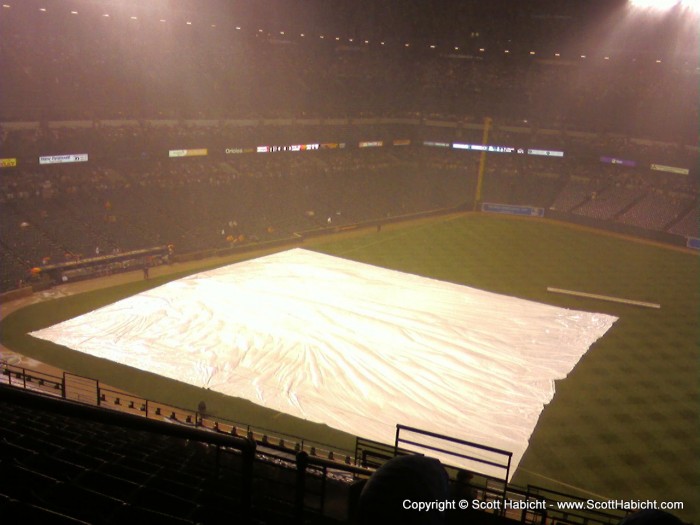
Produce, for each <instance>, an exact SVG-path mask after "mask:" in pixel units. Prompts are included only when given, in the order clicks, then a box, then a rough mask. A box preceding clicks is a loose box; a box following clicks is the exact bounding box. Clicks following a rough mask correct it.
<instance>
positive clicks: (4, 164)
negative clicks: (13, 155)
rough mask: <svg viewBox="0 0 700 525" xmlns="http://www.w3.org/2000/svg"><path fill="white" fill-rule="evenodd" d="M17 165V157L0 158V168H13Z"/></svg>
mask: <svg viewBox="0 0 700 525" xmlns="http://www.w3.org/2000/svg"><path fill="white" fill-rule="evenodd" d="M15 166H17V159H0V168H14V167H15Z"/></svg>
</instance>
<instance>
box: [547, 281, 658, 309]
mask: <svg viewBox="0 0 700 525" xmlns="http://www.w3.org/2000/svg"><path fill="white" fill-rule="evenodd" d="M547 291H548V292H553V293H560V294H564V295H576V296H578V297H588V298H590V299H600V300H602V301H611V302H613V303H623V304H632V305H634V306H643V307H645V308H661V305H660V304H657V303H647V302H646V301H635V300H634V299H623V298H622V297H612V296H610V295H599V294H597V293H587V292H576V291H574V290H564V289H563V288H552V287H551V286H547Z"/></svg>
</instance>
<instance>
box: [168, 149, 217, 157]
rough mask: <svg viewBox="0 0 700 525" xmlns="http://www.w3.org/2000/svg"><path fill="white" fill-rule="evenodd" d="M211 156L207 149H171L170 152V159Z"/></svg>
mask: <svg viewBox="0 0 700 525" xmlns="http://www.w3.org/2000/svg"><path fill="white" fill-rule="evenodd" d="M208 154H209V150H207V148H196V149H171V150H170V151H168V157H170V158H175V157H204V156H206V155H208Z"/></svg>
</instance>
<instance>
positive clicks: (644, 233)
mask: <svg viewBox="0 0 700 525" xmlns="http://www.w3.org/2000/svg"><path fill="white" fill-rule="evenodd" d="M545 217H546V218H548V219H555V220H558V221H564V222H570V223H573V224H579V225H581V226H588V227H589V228H596V229H598V230H605V231H608V232H612V233H618V234H621V235H629V236H631V237H638V238H640V239H647V240H650V241H655V242H660V243H663V244H670V245H671V246H682V247H684V248H687V247H688V239H687V238H686V237H685V236H683V235H677V234H673V233H668V232H660V231H654V230H646V229H644V228H641V227H639V226H632V225H630V224H622V223H619V222H614V221H608V220H604V219H595V218H593V217H585V216H582V215H576V214H575V213H567V212H561V211H555V210H547V211H546V212H545Z"/></svg>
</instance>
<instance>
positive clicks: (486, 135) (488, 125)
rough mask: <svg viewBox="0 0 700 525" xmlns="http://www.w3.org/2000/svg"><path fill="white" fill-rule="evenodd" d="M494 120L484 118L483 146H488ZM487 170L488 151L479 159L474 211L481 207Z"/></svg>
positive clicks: (482, 152)
mask: <svg viewBox="0 0 700 525" xmlns="http://www.w3.org/2000/svg"><path fill="white" fill-rule="evenodd" d="M492 123H493V120H492V119H491V117H486V118H484V136H483V137H482V138H481V144H482V146H486V145H487V144H488V141H489V131H490V130H491V124H492ZM485 168H486V149H483V150H482V151H481V157H480V158H479V176H478V178H477V180H476V194H475V195H474V211H478V210H479V205H480V204H481V188H482V187H483V185H484V169H485Z"/></svg>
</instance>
